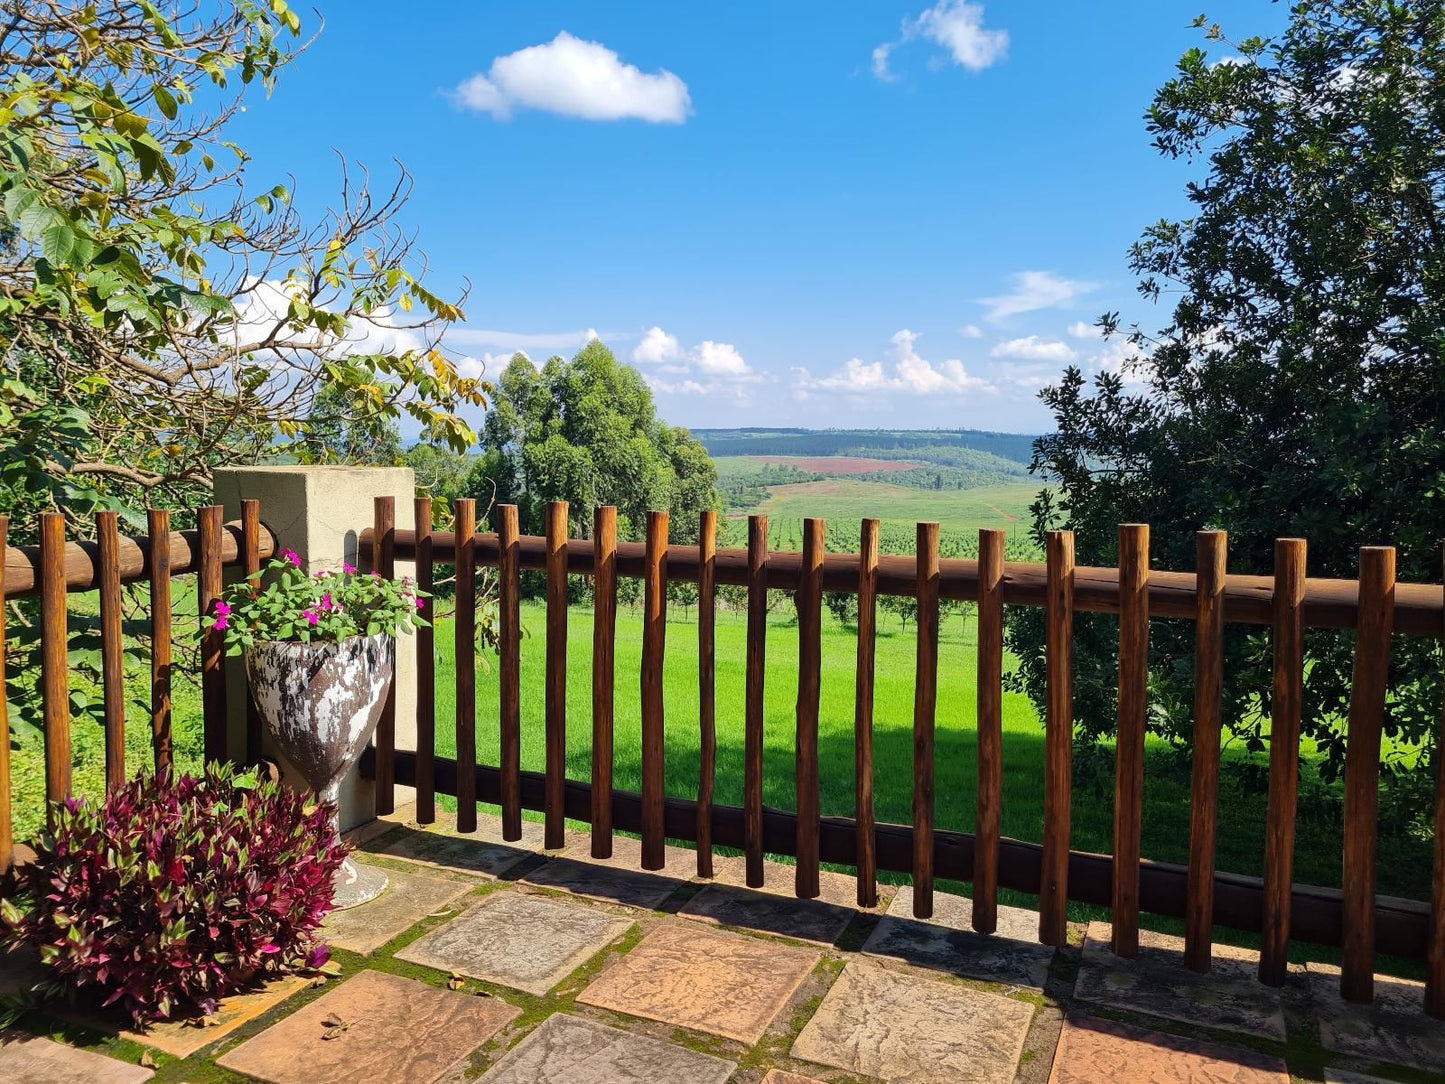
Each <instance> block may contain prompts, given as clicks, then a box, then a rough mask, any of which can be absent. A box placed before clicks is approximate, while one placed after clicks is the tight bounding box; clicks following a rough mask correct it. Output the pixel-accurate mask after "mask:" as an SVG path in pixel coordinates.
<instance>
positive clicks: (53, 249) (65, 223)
mask: <svg viewBox="0 0 1445 1084" xmlns="http://www.w3.org/2000/svg"><path fill="white" fill-rule="evenodd" d="M74 250H75V230H74V229H73V228H72V227H71V225H70V219H68V218H66V217H65V216H64V215H63V214H61V213H60V212H59V211H52V213H51V217H50V220H49V221H48V222H47V223H46V224H45V228H44V229H42V230H41V231H40V251H41V252H43V253H44V254H45V258H46V259H47V260H49V261H50V262H51V263H53V264H64V263H68V262H69V261H70V255H71V253H72V252H73V251H74Z"/></svg>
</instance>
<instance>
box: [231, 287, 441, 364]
mask: <svg viewBox="0 0 1445 1084" xmlns="http://www.w3.org/2000/svg"><path fill="white" fill-rule="evenodd" d="M293 294H295V295H296V296H297V297H299V298H300V299H301V300H304V301H307V302H308V303H310V302H311V299H310V298H308V297H306V296H305V294H304V292H303V291H302V290H301V288H300V287H299V286H297V285H296V284H294V283H291V282H286V281H281V280H277V279H261V278H253V279H250V280H249V281H248V282H247V283H246V284H245V285H244V286H243V288H242V290H241V292H240V293H239V294H238V295H237V297H236V299H235V307H236V311H235V315H234V316H233V317H232V318H231V319H230V320H229V321H227V322H226V323H225V325H224V332H225V335H226V337H227V338H228V339H229V340H230V342H231V343H232V345H234V346H235V347H236V348H237V349H239V350H245V349H246V348H247V347H248V346H249V345H250V344H252V343H257V342H262V341H270V342H275V343H276V344H277V345H278V346H280V347H282V348H284V349H287V350H295V351H296V352H298V353H304V354H316V355H317V356H321V357H330V358H343V357H347V356H349V355H351V354H404V353H406V352H407V351H409V350H422V349H424V348H425V347H426V345H427V344H426V340H425V335H424V332H425V330H426V329H425V327H424V326H423V325H422V324H420V323H418V322H415V321H407V320H402V319H399V318H398V314H397V312H396V310H395V309H394V308H392V307H391V306H389V305H388V306H382V307H381V308H377V309H374V310H373V311H372V312H371V313H369V314H368V315H366V316H357V317H354V318H353V319H352V321H351V325H350V326H349V327H348V328H347V329H346V332H345V333H344V334H342V335H339V336H338V335H322V334H319V333H318V332H316V330H315V329H313V328H310V327H307V328H305V329H303V330H300V331H297V330H295V329H292V328H290V327H289V326H288V321H287V311H288V309H289V308H290V305H291V298H292V295H293ZM320 307H321V308H322V309H326V310H327V311H330V309H329V308H328V306H326V305H322V306H320Z"/></svg>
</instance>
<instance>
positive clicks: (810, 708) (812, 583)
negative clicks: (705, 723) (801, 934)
mask: <svg viewBox="0 0 1445 1084" xmlns="http://www.w3.org/2000/svg"><path fill="white" fill-rule="evenodd" d="M825 531H826V524H825V523H824V521H823V520H821V519H805V520H803V567H802V578H801V580H800V582H799V584H798V701H797V707H796V712H795V716H796V736H795V741H794V754H793V779H794V783H795V786H796V790H797V807H798V823H797V834H796V850H797V852H798V853H797V859H798V862H797V866H796V867H795V870H796V873H795V881H794V892H795V893H796V895H797V896H798V898H799V899H808V900H810V899H814V898H816V897H817V895H818V833H819V831H820V821H819V817H820V812H819V801H820V799H819V782H818V705H819V700H820V698H821V695H822V671H823V539H824V535H825Z"/></svg>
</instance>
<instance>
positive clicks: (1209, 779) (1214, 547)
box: [1184, 531, 1229, 972]
mask: <svg viewBox="0 0 1445 1084" xmlns="http://www.w3.org/2000/svg"><path fill="white" fill-rule="evenodd" d="M1228 541H1229V538H1228V535H1226V534H1225V532H1223V531H1200V532H1198V533H1197V534H1196V535H1195V536H1194V549H1195V557H1194V568H1195V576H1196V582H1197V587H1196V600H1197V601H1196V609H1195V618H1194V764H1193V767H1192V772H1191V778H1190V786H1189V793H1190V800H1189V888H1188V899H1187V902H1186V905H1185V906H1186V911H1185V915H1184V966H1185V967H1187V968H1189V969H1190V970H1191V971H1199V972H1205V971H1208V970H1209V969H1210V966H1211V963H1210V958H1211V956H1212V955H1213V951H1214V950H1213V945H1214V827H1215V820H1216V818H1217V815H1218V809H1219V735H1220V729H1221V727H1222V726H1223V714H1222V707H1221V706H1222V703H1223V699H1224V570H1225V560H1226V551H1227V548H1228Z"/></svg>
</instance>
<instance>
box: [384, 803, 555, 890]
mask: <svg viewBox="0 0 1445 1084" xmlns="http://www.w3.org/2000/svg"><path fill="white" fill-rule="evenodd" d="M378 844H379V847H380V849H379V850H378V851H377V852H376V853H378V854H384V855H386V856H387V857H388V858H405V859H408V860H410V861H413V862H419V863H421V864H422V865H425V866H433V867H436V868H438V869H449V870H458V871H461V872H464V873H474V874H480V875H482V876H484V877H487V878H493V877H501V876H503V875H504V874H506V873H507V872H508V871H509V870H510V869H512V867H513V866H515V865H517V864H518V863H519V862H522V861H523V860H525V859H527V858H529V857H531V856H532V855H533V854H536V853H538V852H540V851H541V850H542V826H541V825H540V824H538V823H536V822H535V821H523V822H522V838H521V839H520V840H517V841H516V842H514V843H507V842H504V841H503V839H502V818H501V817H498V816H489V815H488V814H485V813H478V814H477V830H476V831H475V832H472V833H468V834H462V833H459V832H457V830H456V817H455V816H454V815H453V814H450V813H442V812H440V811H438V813H437V822H436V823H435V824H433V825H431V826H430V827H425V828H423V827H415V828H412V827H409V828H408V830H407V831H406V832H405V833H404V834H403V835H402V836H401V838H399V839H392V838H390V837H386V838H384V839H381V840H379V841H378ZM362 849H366V848H365V847H363V848H362Z"/></svg>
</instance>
